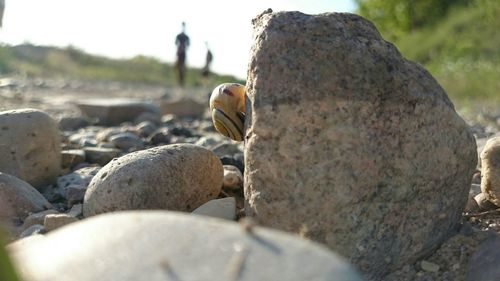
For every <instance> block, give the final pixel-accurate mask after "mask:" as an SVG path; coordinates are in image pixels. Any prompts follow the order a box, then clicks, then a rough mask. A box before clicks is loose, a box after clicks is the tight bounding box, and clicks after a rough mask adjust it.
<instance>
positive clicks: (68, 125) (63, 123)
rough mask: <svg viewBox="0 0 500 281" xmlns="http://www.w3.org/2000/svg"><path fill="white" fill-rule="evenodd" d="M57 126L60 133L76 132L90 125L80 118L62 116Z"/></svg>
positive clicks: (88, 121)
mask: <svg viewBox="0 0 500 281" xmlns="http://www.w3.org/2000/svg"><path fill="white" fill-rule="evenodd" d="M57 124H58V127H59V129H60V130H61V131H76V130H78V129H81V128H83V127H87V126H88V125H90V120H89V119H88V118H85V117H82V116H63V117H61V118H59V120H58V122H57Z"/></svg>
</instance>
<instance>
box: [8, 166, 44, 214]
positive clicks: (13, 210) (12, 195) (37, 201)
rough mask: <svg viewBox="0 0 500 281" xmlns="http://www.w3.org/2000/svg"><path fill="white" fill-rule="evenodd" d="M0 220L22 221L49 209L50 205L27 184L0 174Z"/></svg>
mask: <svg viewBox="0 0 500 281" xmlns="http://www.w3.org/2000/svg"><path fill="white" fill-rule="evenodd" d="M0 197H1V198H2V201H1V203H2V204H0V220H13V219H24V218H25V217H27V216H28V215H29V214H30V213H36V212H40V211H44V210H47V209H51V208H52V206H51V204H50V203H49V202H48V201H47V200H46V199H45V198H44V197H43V196H42V194H40V192H38V191H37V190H36V189H35V188H33V187H32V186H31V185H30V184H29V183H27V182H25V181H23V180H20V179H18V178H16V177H14V176H11V175H8V174H4V173H1V172H0Z"/></svg>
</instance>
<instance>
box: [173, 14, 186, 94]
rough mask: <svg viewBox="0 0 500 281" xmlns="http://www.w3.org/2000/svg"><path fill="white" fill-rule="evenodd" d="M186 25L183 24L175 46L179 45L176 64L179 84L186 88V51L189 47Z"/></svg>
mask: <svg viewBox="0 0 500 281" xmlns="http://www.w3.org/2000/svg"><path fill="white" fill-rule="evenodd" d="M185 31H186V23H185V22H182V31H181V33H179V34H177V37H176V38H175V45H177V61H176V62H175V69H176V71H177V82H178V83H179V86H181V87H184V79H185V75H186V51H187V48H188V47H189V36H187V35H186V33H185Z"/></svg>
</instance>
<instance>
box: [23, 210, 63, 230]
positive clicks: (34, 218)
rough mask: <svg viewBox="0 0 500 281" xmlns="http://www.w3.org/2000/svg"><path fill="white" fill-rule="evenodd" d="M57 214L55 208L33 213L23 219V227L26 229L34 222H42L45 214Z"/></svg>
mask: <svg viewBox="0 0 500 281" xmlns="http://www.w3.org/2000/svg"><path fill="white" fill-rule="evenodd" d="M51 214H59V212H58V211H56V210H46V211H42V212H38V213H34V214H31V215H29V216H28V217H26V219H24V223H23V228H24V229H27V228H29V227H31V226H33V225H35V224H42V225H43V222H44V220H45V216H46V215H51Z"/></svg>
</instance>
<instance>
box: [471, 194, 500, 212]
mask: <svg viewBox="0 0 500 281" xmlns="http://www.w3.org/2000/svg"><path fill="white" fill-rule="evenodd" d="M474 201H476V204H477V206H478V211H480V212H486V211H490V210H494V209H496V208H498V206H497V205H495V204H493V203H492V202H491V201H489V200H488V198H486V195H485V194H484V193H479V194H478V195H476V196H474Z"/></svg>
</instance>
